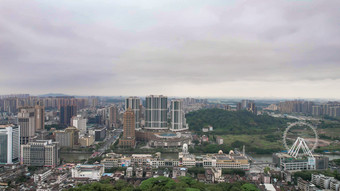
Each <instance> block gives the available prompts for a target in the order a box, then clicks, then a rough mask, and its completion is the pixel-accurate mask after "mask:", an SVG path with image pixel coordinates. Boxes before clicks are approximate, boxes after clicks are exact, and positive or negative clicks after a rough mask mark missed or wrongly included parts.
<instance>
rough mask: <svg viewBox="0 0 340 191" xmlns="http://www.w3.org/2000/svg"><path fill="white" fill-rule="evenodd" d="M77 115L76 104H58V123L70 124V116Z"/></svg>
mask: <svg viewBox="0 0 340 191" xmlns="http://www.w3.org/2000/svg"><path fill="white" fill-rule="evenodd" d="M76 115H77V106H76V105H63V106H60V112H59V118H60V125H64V126H70V125H71V118H72V117H73V116H76Z"/></svg>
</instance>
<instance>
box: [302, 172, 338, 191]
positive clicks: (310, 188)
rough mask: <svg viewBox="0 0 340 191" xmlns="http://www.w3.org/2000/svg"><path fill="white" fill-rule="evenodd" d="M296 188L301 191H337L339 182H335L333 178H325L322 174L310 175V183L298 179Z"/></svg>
mask: <svg viewBox="0 0 340 191" xmlns="http://www.w3.org/2000/svg"><path fill="white" fill-rule="evenodd" d="M297 181H298V182H297V183H298V188H299V190H302V191H317V190H320V188H321V189H322V190H330V191H339V190H340V181H338V180H336V179H335V178H334V177H329V176H325V175H323V174H312V177H311V181H306V180H303V179H302V178H300V177H299V178H298V180H297Z"/></svg>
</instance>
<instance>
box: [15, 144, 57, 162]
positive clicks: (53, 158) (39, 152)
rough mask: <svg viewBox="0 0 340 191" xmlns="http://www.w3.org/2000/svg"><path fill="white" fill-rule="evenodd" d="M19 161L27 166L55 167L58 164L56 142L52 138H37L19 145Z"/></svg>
mask: <svg viewBox="0 0 340 191" xmlns="http://www.w3.org/2000/svg"><path fill="white" fill-rule="evenodd" d="M20 163H21V164H22V165H28V166H47V167H56V166H57V165H58V164H59V153H58V145H57V143H55V142H52V140H37V141H31V142H29V143H28V144H26V145H21V157H20Z"/></svg>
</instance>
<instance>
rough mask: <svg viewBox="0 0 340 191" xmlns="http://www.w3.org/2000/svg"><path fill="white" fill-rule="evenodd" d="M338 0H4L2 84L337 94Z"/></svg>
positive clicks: (98, 91) (0, 13)
mask: <svg viewBox="0 0 340 191" xmlns="http://www.w3.org/2000/svg"><path fill="white" fill-rule="evenodd" d="M339 6H340V2H338V1H335V0H334V1H333V0H332V1H327V3H325V2H323V1H298V0H292V1H283V0H280V1H275V2H269V3H268V2H267V1H251V2H248V1H247V2H245V1H209V2H205V1H187V2H176V1H162V2H159V1H131V2H126V1H115V2H108V1H99V2H96V3H93V2H90V1H87V2H69V1H58V3H51V2H44V1H35V2H27V1H26V2H25V1H16V0H15V1H13V0H11V1H2V2H1V4H0V63H1V70H0V94H11V93H26V92H27V93H30V94H32V95H39V94H46V93H49V92H60V93H65V94H71V95H99V96H119V95H124V96H131V95H137V96H140V95H150V94H154V95H159V94H162V95H166V96H191V97H268V98H271V97H273V98H327V99H339V98H340V90H339V88H338V87H339V83H340V77H339V76H340V64H339V61H340V57H339V54H338V52H339V50H340V43H339V42H340V35H339V34H340V31H339V27H338V25H339V21H338V20H337V19H336V18H339V17H340V13H339V11H338V7H339ZM19 13H20V14H19Z"/></svg>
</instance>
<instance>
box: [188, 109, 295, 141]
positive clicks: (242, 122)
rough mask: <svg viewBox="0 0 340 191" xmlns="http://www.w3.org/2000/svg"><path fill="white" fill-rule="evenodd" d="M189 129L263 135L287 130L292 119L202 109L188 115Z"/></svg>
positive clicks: (244, 112) (245, 112) (246, 112)
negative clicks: (208, 128) (210, 129)
mask: <svg viewBox="0 0 340 191" xmlns="http://www.w3.org/2000/svg"><path fill="white" fill-rule="evenodd" d="M186 119H187V122H188V124H189V127H190V129H191V130H193V131H201V130H202V128H203V127H206V126H209V125H211V126H213V128H214V131H215V132H217V133H219V134H223V133H226V134H248V135H252V134H263V133H266V134H267V133H269V132H276V131H277V130H278V129H281V130H283V129H285V128H286V127H287V122H292V121H293V120H292V119H287V118H275V117H271V116H269V115H266V114H264V115H255V114H253V113H251V112H248V111H243V110H242V111H227V110H222V109H202V110H198V111H194V112H190V113H188V114H187V115H186Z"/></svg>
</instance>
